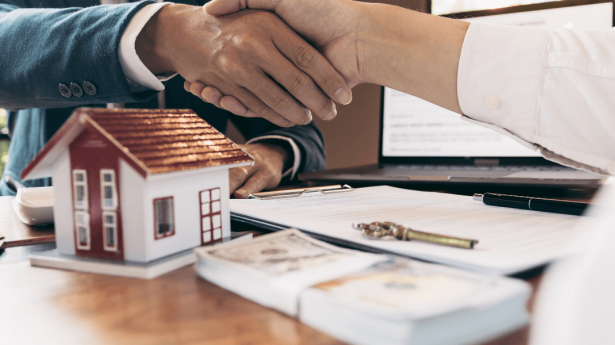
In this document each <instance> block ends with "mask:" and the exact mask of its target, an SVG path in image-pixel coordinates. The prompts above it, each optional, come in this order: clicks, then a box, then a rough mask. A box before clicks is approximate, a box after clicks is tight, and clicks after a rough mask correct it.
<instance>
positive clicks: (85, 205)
mask: <svg viewBox="0 0 615 345" xmlns="http://www.w3.org/2000/svg"><path fill="white" fill-rule="evenodd" d="M77 174H83V181H77ZM77 186H83V205H78V204H77ZM88 200H89V199H88V174H87V170H85V169H73V204H74V207H75V210H83V211H87V210H88V208H89V205H88V204H89V202H88Z"/></svg>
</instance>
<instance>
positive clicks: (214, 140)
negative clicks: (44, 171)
mask: <svg viewBox="0 0 615 345" xmlns="http://www.w3.org/2000/svg"><path fill="white" fill-rule="evenodd" d="M89 126H92V127H93V128H95V129H97V130H98V131H99V132H101V133H102V134H103V135H104V136H105V137H107V139H109V140H110V141H111V142H113V143H114V144H115V145H116V146H117V147H118V148H120V150H121V151H122V152H123V153H124V154H125V155H126V156H127V157H126V158H128V159H129V160H132V162H131V163H133V164H132V165H133V166H135V165H136V166H135V168H140V169H138V170H141V171H140V173H141V174H142V175H148V174H160V173H168V172H173V171H183V170H192V169H200V168H206V167H212V166H220V165H229V164H233V165H235V164H237V163H246V164H250V163H251V162H253V158H252V157H251V156H250V155H249V154H247V153H246V152H245V151H243V150H242V149H241V148H240V147H239V146H237V145H236V144H235V143H233V142H232V141H230V140H229V139H228V138H227V137H226V136H225V135H224V134H222V133H220V132H218V131H217V130H216V129H215V128H213V127H212V126H211V125H210V124H208V123H207V122H205V121H203V120H202V119H201V118H200V117H198V116H197V114H196V113H195V112H193V111H192V110H184V109H104V108H80V109H77V110H75V112H74V113H73V115H72V116H71V118H69V119H68V120H67V121H66V123H65V124H64V125H63V126H62V128H60V130H58V132H57V133H56V134H55V135H54V136H53V137H52V138H51V140H49V142H48V143H47V144H46V145H45V147H43V149H42V150H41V151H40V152H39V153H38V155H37V156H36V157H35V158H34V159H33V160H32V162H30V164H28V166H27V167H26V168H25V169H24V171H23V172H22V174H21V175H22V179H23V178H24V177H27V175H29V174H30V173H31V172H32V171H33V170H34V169H35V168H36V166H37V165H39V164H40V163H41V162H42V161H43V160H46V159H45V157H46V156H48V154H49V153H50V152H51V151H57V149H58V147H57V146H63V145H68V144H70V141H72V140H73V139H74V138H75V137H76V136H77V135H78V134H79V133H80V132H81V130H83V129H84V128H86V127H89ZM75 127H81V130H79V128H75ZM67 137H71V138H67ZM54 148H55V150H54ZM35 175H39V174H35ZM29 178H34V177H29Z"/></svg>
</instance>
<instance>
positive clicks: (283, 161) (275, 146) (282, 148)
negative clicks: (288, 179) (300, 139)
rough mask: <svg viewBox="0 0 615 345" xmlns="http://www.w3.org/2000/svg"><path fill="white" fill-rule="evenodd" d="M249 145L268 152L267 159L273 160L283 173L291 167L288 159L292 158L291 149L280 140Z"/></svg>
mask: <svg viewBox="0 0 615 345" xmlns="http://www.w3.org/2000/svg"><path fill="white" fill-rule="evenodd" d="M250 145H255V146H261V147H262V148H263V149H264V150H266V151H268V152H269V153H268V155H267V156H268V157H270V159H273V160H275V161H276V162H277V163H278V164H276V165H279V168H280V171H281V172H284V171H286V170H288V169H290V168H291V167H292V162H291V160H290V157H292V152H293V151H292V147H290V145H289V144H288V143H287V142H285V141H282V140H275V141H274V142H271V141H265V142H258V143H253V144H250Z"/></svg>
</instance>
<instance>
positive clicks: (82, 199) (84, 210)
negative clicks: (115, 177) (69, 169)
mask: <svg viewBox="0 0 615 345" xmlns="http://www.w3.org/2000/svg"><path fill="white" fill-rule="evenodd" d="M73 200H74V203H73V209H74V215H75V230H76V232H77V234H76V235H77V236H76V237H77V238H76V242H77V249H81V250H90V247H91V244H90V214H89V212H88V177H87V173H86V171H85V170H83V169H74V170H73Z"/></svg>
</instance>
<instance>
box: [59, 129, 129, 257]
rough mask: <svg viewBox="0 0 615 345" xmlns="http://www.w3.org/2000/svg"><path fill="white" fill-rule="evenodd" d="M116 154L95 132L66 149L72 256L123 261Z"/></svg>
mask: <svg viewBox="0 0 615 345" xmlns="http://www.w3.org/2000/svg"><path fill="white" fill-rule="evenodd" d="M116 151H117V149H116V148H115V147H114V146H112V144H111V143H109V142H108V141H107V139H106V138H104V137H103V136H102V135H100V134H99V133H98V132H96V131H88V130H85V131H83V132H82V133H81V134H80V135H79V136H78V137H77V138H76V139H75V140H74V141H73V142H72V143H71V145H70V160H71V180H72V183H71V185H72V186H71V187H72V195H73V215H72V216H73V222H74V224H75V226H74V237H75V254H76V255H81V256H91V257H99V258H105V259H119V260H123V259H124V253H123V248H124V246H123V240H122V239H123V236H122V226H121V224H122V222H121V207H120V198H119V183H118V181H119V176H118V165H119V157H118V155H117V152H116Z"/></svg>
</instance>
